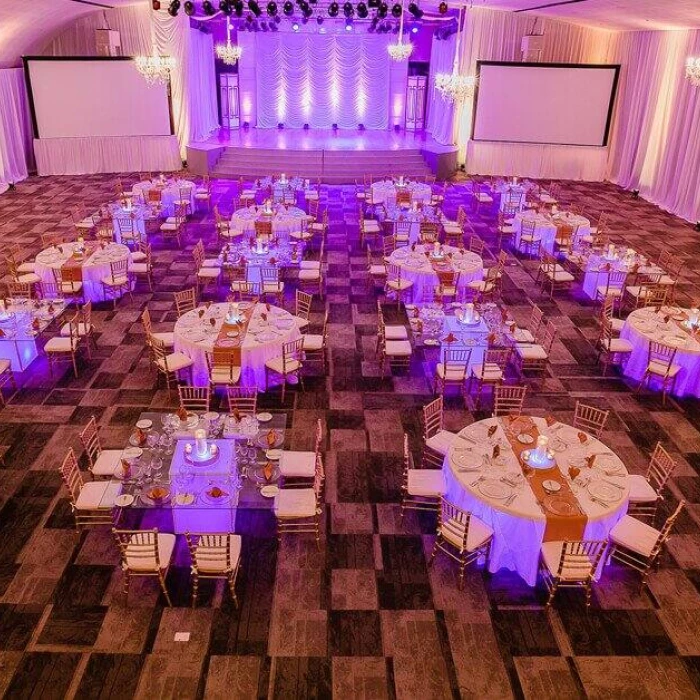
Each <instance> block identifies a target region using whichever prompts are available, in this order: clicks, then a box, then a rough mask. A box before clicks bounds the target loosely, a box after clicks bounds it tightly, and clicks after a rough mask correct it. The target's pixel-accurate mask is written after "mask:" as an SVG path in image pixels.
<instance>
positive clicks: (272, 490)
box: [260, 484, 280, 498]
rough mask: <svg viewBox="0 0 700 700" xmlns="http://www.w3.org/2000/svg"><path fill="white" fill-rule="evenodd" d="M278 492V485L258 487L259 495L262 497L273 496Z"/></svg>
mask: <svg viewBox="0 0 700 700" xmlns="http://www.w3.org/2000/svg"><path fill="white" fill-rule="evenodd" d="M279 492H280V487H279V486H275V485H274V484H270V485H268V486H263V487H262V488H261V489H260V495H261V496H263V497H264V498H274V497H275V496H276V495H277V494H278V493H279Z"/></svg>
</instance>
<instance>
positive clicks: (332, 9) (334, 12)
mask: <svg viewBox="0 0 700 700" xmlns="http://www.w3.org/2000/svg"><path fill="white" fill-rule="evenodd" d="M339 11H340V6H339V5H338V3H337V2H336V1H335V0H333V2H332V3H331V4H330V5H329V6H328V16H329V17H337V16H338V12H339Z"/></svg>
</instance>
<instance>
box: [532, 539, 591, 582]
mask: <svg viewBox="0 0 700 700" xmlns="http://www.w3.org/2000/svg"><path fill="white" fill-rule="evenodd" d="M563 544H564V542H562V541H556V542H545V543H544V544H543V545H542V548H541V549H540V553H541V554H542V561H543V562H544V565H545V566H546V567H547V568H548V569H549V571H550V573H551V574H552V576H556V575H557V573H558V572H559V562H560V561H561V548H562V545H563ZM587 573H588V572H587V571H585V570H584V569H583V567H582V566H571V565H570V564H569V565H566V566H564V568H563V570H562V572H561V580H562V581H584V580H585V579H586V576H587Z"/></svg>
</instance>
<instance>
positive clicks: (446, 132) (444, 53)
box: [426, 35, 457, 145]
mask: <svg viewBox="0 0 700 700" xmlns="http://www.w3.org/2000/svg"><path fill="white" fill-rule="evenodd" d="M456 48H457V40H456V37H455V36H454V35H453V36H451V37H450V38H449V39H445V40H444V41H443V40H440V41H438V40H437V39H433V43H432V46H431V48H430V77H429V85H428V121H427V124H426V130H427V131H428V133H429V134H431V135H432V137H433V138H434V139H435V140H436V141H437V142H438V143H440V144H443V145H450V144H452V143H454V116H455V110H454V105H453V104H452V103H451V102H448V101H447V100H444V99H443V97H442V95H441V94H440V93H439V92H438V90H437V89H436V88H435V76H436V75H437V74H438V73H451V72H452V67H453V65H454V58H455V49H456Z"/></svg>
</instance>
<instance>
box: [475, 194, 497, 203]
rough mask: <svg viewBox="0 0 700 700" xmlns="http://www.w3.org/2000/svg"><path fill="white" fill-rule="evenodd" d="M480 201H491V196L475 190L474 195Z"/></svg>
mask: <svg viewBox="0 0 700 700" xmlns="http://www.w3.org/2000/svg"><path fill="white" fill-rule="evenodd" d="M474 196H475V197H476V198H477V199H478V200H479V201H480V202H483V203H486V204H488V203H489V202H493V197H492V196H491V195H490V194H486V192H477V193H476V194H475V195H474Z"/></svg>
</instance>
